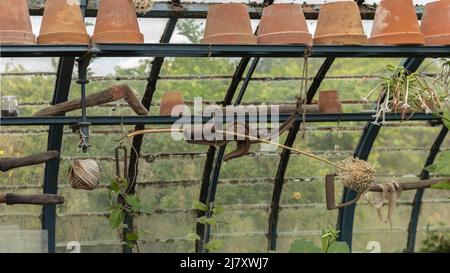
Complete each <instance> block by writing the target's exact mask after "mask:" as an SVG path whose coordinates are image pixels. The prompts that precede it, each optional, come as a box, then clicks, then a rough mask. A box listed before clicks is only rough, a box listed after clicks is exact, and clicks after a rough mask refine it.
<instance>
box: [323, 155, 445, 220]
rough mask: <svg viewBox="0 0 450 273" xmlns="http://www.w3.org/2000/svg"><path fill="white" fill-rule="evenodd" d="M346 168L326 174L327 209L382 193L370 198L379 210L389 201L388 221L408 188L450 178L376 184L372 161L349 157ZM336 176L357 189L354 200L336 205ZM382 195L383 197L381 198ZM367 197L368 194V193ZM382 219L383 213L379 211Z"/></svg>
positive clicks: (337, 207) (346, 185) (347, 204)
mask: <svg viewBox="0 0 450 273" xmlns="http://www.w3.org/2000/svg"><path fill="white" fill-rule="evenodd" d="M342 162H343V163H344V164H343V165H344V166H345V167H346V169H348V170H343V169H340V170H339V172H338V174H328V175H326V176H325V195H326V203H327V209H328V210H333V209H340V208H343V207H347V206H350V205H352V204H355V203H356V202H358V201H359V199H361V196H363V195H364V194H365V193H368V192H375V193H380V195H379V196H376V199H378V200H375V201H371V200H368V201H369V203H371V204H372V205H373V206H374V207H375V208H377V210H379V209H381V206H383V204H384V201H385V200H387V201H388V203H389V210H388V218H387V220H382V221H383V222H385V223H387V222H388V221H389V219H390V215H392V211H393V207H395V202H396V200H397V199H398V197H399V196H400V194H401V192H402V191H407V190H417V189H425V188H429V187H431V186H432V185H434V184H437V183H440V182H444V181H448V180H449V178H441V179H428V180H420V181H418V182H405V183H397V182H393V183H387V184H374V183H373V181H374V179H375V177H374V170H373V168H372V167H371V166H370V163H368V162H366V161H363V160H359V159H356V158H347V159H345V160H344V161H342ZM336 177H337V178H338V179H339V181H340V182H341V183H342V184H343V185H344V186H345V187H347V188H350V189H352V190H354V191H356V193H357V194H356V197H355V198H354V199H353V200H350V201H348V202H345V203H342V204H338V205H336V201H335V195H334V186H335V179H336ZM380 197H381V198H380ZM366 199H368V196H367V195H366ZM379 216H380V219H383V217H381V213H380V211H379Z"/></svg>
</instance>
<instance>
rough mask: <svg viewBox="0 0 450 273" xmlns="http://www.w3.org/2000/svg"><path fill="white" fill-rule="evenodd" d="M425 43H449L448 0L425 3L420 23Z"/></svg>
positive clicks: (449, 4) (449, 0) (449, 12)
mask: <svg viewBox="0 0 450 273" xmlns="http://www.w3.org/2000/svg"><path fill="white" fill-rule="evenodd" d="M420 28H421V30H422V33H423V34H424V35H425V44H427V45H450V0H441V1H436V2H431V3H428V4H426V5H425V10H424V13H423V15H422V23H421V24H420Z"/></svg>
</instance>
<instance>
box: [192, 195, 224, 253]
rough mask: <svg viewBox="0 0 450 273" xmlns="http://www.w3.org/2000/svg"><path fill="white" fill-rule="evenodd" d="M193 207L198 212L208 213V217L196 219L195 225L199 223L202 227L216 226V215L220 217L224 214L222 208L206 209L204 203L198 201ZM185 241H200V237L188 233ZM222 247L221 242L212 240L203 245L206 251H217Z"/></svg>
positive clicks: (212, 206)
mask: <svg viewBox="0 0 450 273" xmlns="http://www.w3.org/2000/svg"><path fill="white" fill-rule="evenodd" d="M194 207H195V208H196V209H198V210H199V211H202V212H205V213H208V212H209V213H210V215H209V216H208V215H205V216H201V217H198V218H197V220H196V221H197V223H200V224H202V225H210V226H214V225H217V223H218V221H217V215H220V214H222V213H224V208H223V207H222V206H218V205H212V204H211V206H210V207H208V206H207V205H206V204H205V203H202V202H200V201H196V202H194ZM186 239H188V240H194V241H195V240H200V239H201V238H200V236H199V235H198V234H195V233H189V234H188V235H186ZM222 245H223V242H222V241H221V240H218V239H212V240H210V241H209V242H208V243H206V244H205V249H208V250H217V249H219V248H221V247H222Z"/></svg>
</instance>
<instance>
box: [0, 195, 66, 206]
mask: <svg viewBox="0 0 450 273" xmlns="http://www.w3.org/2000/svg"><path fill="white" fill-rule="evenodd" d="M64 201H65V199H64V197H63V196H61V195H56V194H34V195H18V194H13V193H7V194H5V195H3V194H0V204H2V203H5V204H7V205H16V204H24V205H51V204H55V205H57V204H63V203H64Z"/></svg>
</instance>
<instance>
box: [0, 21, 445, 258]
mask: <svg viewBox="0 0 450 273" xmlns="http://www.w3.org/2000/svg"><path fill="white" fill-rule="evenodd" d="M178 32H179V33H180V34H182V35H184V36H186V37H187V38H188V39H189V40H190V41H191V42H192V43H198V42H199V39H200V36H201V34H202V32H203V31H202V29H201V27H200V26H199V25H198V24H197V23H196V22H195V21H193V20H180V22H179V23H178ZM151 62H152V60H151V59H145V60H142V61H141V62H140V63H139V65H137V66H136V67H133V68H122V67H119V66H117V67H116V68H115V73H114V74H111V75H107V77H106V78H108V79H106V80H105V79H103V80H93V81H91V83H90V84H89V85H88V93H94V92H96V91H100V90H102V89H104V88H107V87H109V86H111V85H114V84H119V82H118V81H116V80H115V79H114V78H115V77H147V76H148V73H149V71H150V68H151ZM238 62H239V59H234V58H232V59H225V58H212V59H208V58H166V60H165V62H164V66H163V69H162V73H161V77H165V76H186V75H191V76H207V77H208V76H213V75H232V74H233V72H234V69H235V67H236V65H237V64H238ZM322 62H323V59H311V60H310V62H309V75H310V76H314V74H315V73H316V72H317V70H318V68H319V67H320V65H321V63H322ZM400 62H401V60H400V59H384V58H375V59H365V58H359V59H338V60H336V61H335V63H334V64H333V67H332V69H331V71H330V73H329V74H328V76H344V75H345V76H360V75H382V74H383V73H385V72H384V67H385V66H386V65H387V64H389V63H391V64H394V65H398V64H399V63H400ZM433 62H434V60H426V64H424V65H423V66H422V67H426V70H425V71H424V72H427V73H433V72H437V71H438V70H439V64H438V63H437V62H435V63H433ZM427 64H430V65H427ZM302 69H303V60H302V59H289V58H273V59H262V60H261V61H260V63H259V65H258V68H257V70H256V72H255V74H254V77H277V76H283V77H298V76H300V75H302ZM55 71H56V60H55ZM74 71H76V69H74ZM5 72H8V73H18V72H21V73H22V72H26V70H25V69H24V67H21V66H10V67H7V68H6V71H5ZM94 72H95V71H90V77H92V78H93V79H95V77H94V76H95V73H94ZM75 76H76V75H75V74H74V77H75ZM54 81H55V76H52V75H42V76H21V77H11V76H2V77H1V79H0V82H1V94H2V95H15V96H17V98H18V100H19V103H20V105H21V107H20V111H21V115H22V116H29V115H31V114H32V113H34V112H36V111H37V110H39V109H42V108H44V107H46V106H47V105H48V104H49V102H50V101H51V98H52V93H53V88H54ZM229 83H230V80H229V79H226V80H215V79H207V80H189V81H182V80H160V81H159V82H158V87H157V92H156V94H155V97H154V99H153V104H154V105H153V106H152V107H151V114H152V115H157V114H159V106H158V103H159V101H160V97H161V95H162V94H163V93H164V92H166V91H174V90H179V91H181V92H182V93H183V95H184V98H185V100H186V101H192V100H193V99H194V98H195V97H202V99H203V101H204V102H205V101H215V102H219V101H221V100H223V97H224V95H225V92H226V90H227V88H228V85H229ZM378 83H379V81H377V80H376V79H375V80H374V79H370V80H366V79H364V78H356V79H354V78H352V77H349V78H346V79H327V80H325V81H324V82H323V84H322V86H321V88H320V90H331V89H334V90H339V94H340V97H341V99H343V100H359V99H360V97H362V96H365V95H366V94H367V93H368V92H369V91H370V90H371V89H372V88H374V87H375V86H376V85H377V84H378ZM120 84H128V85H129V86H131V87H132V88H133V89H134V90H135V92H136V93H137V95H138V96H139V97H142V95H143V93H144V90H145V85H146V82H145V81H142V80H141V81H139V80H130V81H120ZM300 86H301V82H300V81H299V80H291V81H283V82H279V81H252V82H251V83H250V85H249V87H248V89H247V92H246V94H245V96H244V100H243V103H255V102H257V103H270V102H274V101H277V102H279V101H283V102H291V103H294V102H295V98H296V97H297V96H298V95H299V92H300ZM71 89H72V90H71V91H70V98H71V99H73V98H77V97H79V94H80V91H79V86H78V85H77V84H76V83H75V82H73V84H72V88H71ZM371 107H372V105H367V106H362V105H354V104H346V105H345V106H344V110H345V111H346V112H360V111H364V110H367V109H371ZM79 114H80V113H79V112H73V113H70V114H69V115H79ZM88 114H89V115H111V116H120V115H132V112H131V110H130V109H128V108H127V107H125V106H124V104H123V102H117V103H113V104H109V105H106V106H101V107H95V108H91V109H89V110H88ZM364 125H365V123H356V122H354V123H322V124H318V123H308V124H306V135H305V138H301V137H298V138H297V140H296V142H295V147H296V148H300V149H304V150H307V151H310V152H313V153H316V154H318V155H320V156H323V157H326V158H328V159H330V160H332V161H339V160H342V159H344V158H345V157H347V156H349V155H351V154H352V153H353V150H354V149H355V147H356V145H357V143H358V140H359V137H360V136H361V133H362V129H363V127H364ZM396 125H398V124H394V123H393V122H392V123H390V124H388V125H386V126H385V127H386V128H384V127H383V128H382V130H381V132H380V135H379V137H378V139H377V141H376V143H375V146H374V149H373V151H372V153H371V155H370V158H369V160H370V162H371V163H373V164H374V166H375V168H376V170H377V181H378V182H391V181H393V180H395V181H400V182H402V181H410V180H411V179H417V178H416V176H417V175H419V174H420V172H421V170H422V168H423V167H424V166H423V164H424V162H425V160H426V157H427V155H428V151H429V149H430V147H431V145H432V143H433V141H434V139H435V138H436V137H437V135H438V133H439V131H440V127H431V126H429V125H427V124H426V123H421V122H407V121H404V122H401V123H400V126H396ZM133 129H134V126H123V128H122V127H121V126H98V127H92V128H91V131H92V139H91V142H92V149H91V150H90V151H89V152H88V153H87V154H83V153H82V152H80V151H79V150H78V148H77V144H78V142H79V138H78V136H77V135H74V134H73V133H72V132H71V131H70V129H69V128H66V130H65V136H64V144H63V150H62V159H61V168H60V173H59V192H60V193H61V194H63V195H64V196H65V197H66V203H65V204H64V205H61V206H58V208H57V213H58V219H57V242H58V251H60V252H64V251H65V243H66V242H68V241H73V240H76V241H80V242H81V243H82V251H83V252H96V251H105V252H118V251H120V244H119V239H118V236H117V234H116V233H115V232H112V231H111V229H110V227H109V224H108V217H107V210H108V208H109V206H110V204H109V198H108V190H107V188H106V187H107V186H108V184H109V183H110V181H111V179H112V176H113V174H114V173H115V172H114V160H113V157H114V148H115V147H116V146H117V141H116V140H117V139H118V138H120V136H121V135H122V134H123V133H124V132H127V131H130V130H133ZM47 130H48V128H47V127H44V126H43V127H0V155H1V156H23V155H27V154H32V153H36V152H41V151H44V150H46V147H47ZM284 138H285V136H282V137H281V138H280V141H281V142H284ZM449 144H450V142H449V140H448V138H447V140H446V142H445V144H444V145H443V147H442V149H448V148H449V147H450V145H449ZM207 148H208V147H207V146H201V145H192V144H187V143H185V142H183V141H174V140H173V139H172V138H171V137H168V136H167V135H148V136H145V138H144V143H143V147H142V158H141V159H140V161H139V176H138V179H137V182H138V185H137V193H138V195H139V196H140V198H141V200H142V201H143V202H144V205H145V206H146V208H148V209H151V210H152V211H153V212H152V213H150V214H146V215H142V216H139V217H138V218H137V220H136V222H137V225H138V228H139V231H140V233H141V238H142V240H141V242H140V248H141V251H143V252H182V251H188V252H192V251H194V242H193V241H191V240H187V239H186V235H187V234H189V233H191V232H195V226H196V223H195V219H196V211H195V209H194V207H193V204H194V202H195V201H197V200H198V197H199V189H200V183H201V176H202V171H203V168H204V164H205V159H206V151H207ZM232 149H234V145H233V144H231V145H229V147H228V148H227V152H229V151H231V150H232ZM251 152H254V153H255V154H258V153H261V154H260V155H255V156H246V157H243V158H239V159H235V160H232V161H230V162H227V163H224V164H223V166H222V171H221V174H220V181H219V186H218V192H217V200H216V203H217V204H220V205H222V206H224V207H225V212H224V213H223V214H222V215H220V216H219V221H218V223H217V225H215V226H213V227H212V236H213V238H219V239H221V240H222V241H223V242H224V245H223V247H222V248H221V249H220V250H219V251H225V252H249V251H254V252H265V251H266V248H267V239H266V235H265V234H266V233H267V229H268V215H269V209H268V208H269V207H270V201H271V196H272V190H273V180H274V177H275V175H276V171H277V166H278V162H279V154H280V152H281V151H280V150H277V151H276V152H261V150H260V146H256V145H255V147H252V150H251ZM168 153H177V154H181V153H191V154H192V155H191V156H184V157H183V156H167V154H168ZM84 157H89V158H91V157H92V158H97V161H98V162H99V165H100V168H101V174H102V179H101V182H102V185H103V187H102V188H101V189H98V190H95V191H92V192H86V191H77V190H73V189H71V188H70V186H69V185H68V182H67V169H68V165H69V162H70V160H71V159H73V158H84ZM43 171H44V167H43V165H42V166H36V167H27V168H21V169H16V170H12V171H10V172H6V173H1V174H0V190H1V191H2V192H15V193H37V192H41V191H42V183H43ZM333 171H334V170H333V169H332V168H330V167H329V166H326V165H323V164H322V163H320V162H317V161H314V160H311V159H309V158H305V157H302V156H296V155H293V156H292V157H291V159H290V162H289V166H288V169H287V173H286V181H285V184H284V189H283V194H282V210H281V212H280V219H279V238H278V251H280V252H287V250H288V249H289V245H290V244H291V242H293V241H294V240H295V239H297V238H306V239H308V240H313V241H315V242H316V243H318V242H319V241H320V231H321V229H323V228H325V227H327V226H328V224H331V225H332V226H334V225H335V223H336V218H337V212H336V211H327V210H326V208H325V206H324V203H325V191H324V185H323V182H324V176H325V175H326V174H328V173H332V172H333ZM341 190H342V189H341V188H339V189H337V194H338V195H340V194H341ZM413 195H414V192H404V193H403V194H402V196H401V197H400V202H399V203H400V204H399V205H398V207H397V209H396V211H395V215H394V216H393V228H392V229H391V228H390V226H389V225H388V224H383V223H381V222H380V221H379V220H378V217H377V213H376V210H375V209H374V208H373V207H371V206H369V205H368V204H367V203H366V202H365V201H363V200H362V201H361V202H360V204H359V205H358V208H357V210H356V217H355V233H354V251H360V252H367V251H368V249H367V248H366V246H367V244H368V243H369V242H371V241H377V242H379V243H380V245H381V250H382V251H384V252H392V251H393V252H400V251H402V250H403V248H404V247H405V246H406V235H407V234H406V229H407V226H408V223H409V218H410V213H411V207H410V206H408V205H407V204H406V203H408V202H411V200H412V198H413ZM447 198H448V195H446V193H445V192H444V191H438V190H427V191H426V193H425V197H424V200H425V202H424V205H423V208H422V213H421V218H420V223H419V232H418V240H417V242H418V246H416V249H420V247H421V242H422V240H423V239H424V238H425V237H424V236H425V235H426V230H427V227H430V228H431V229H432V228H433V227H436V228H437V229H439V230H444V233H445V234H448V230H449V229H448V228H449V226H450V217H449V213H450V212H449V211H450V210H449V203H448V202H444V201H448V199H447ZM445 199H447V200H445ZM337 200H340V196H337ZM427 200H429V201H427ZM436 200H443V201H442V202H435V201H436ZM402 202H403V203H402ZM40 214H41V208H40V207H32V206H14V207H6V206H0V225H11V224H17V225H20V227H21V228H24V229H26V228H28V229H39V228H40V218H39V217H40Z"/></svg>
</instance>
